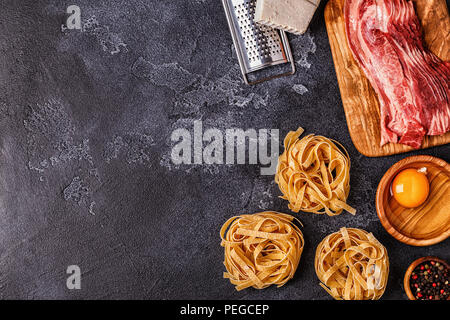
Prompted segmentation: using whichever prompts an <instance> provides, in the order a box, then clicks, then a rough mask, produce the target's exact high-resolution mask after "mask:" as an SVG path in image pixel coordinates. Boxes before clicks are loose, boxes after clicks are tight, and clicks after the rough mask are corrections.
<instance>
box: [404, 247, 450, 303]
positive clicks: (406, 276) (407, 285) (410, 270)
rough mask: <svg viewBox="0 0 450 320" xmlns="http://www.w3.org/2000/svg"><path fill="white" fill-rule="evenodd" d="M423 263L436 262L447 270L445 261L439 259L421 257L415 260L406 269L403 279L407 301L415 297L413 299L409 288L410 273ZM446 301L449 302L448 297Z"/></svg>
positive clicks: (449, 297) (449, 298)
mask: <svg viewBox="0 0 450 320" xmlns="http://www.w3.org/2000/svg"><path fill="white" fill-rule="evenodd" d="M425 261H436V262H439V263H441V264H443V265H445V266H447V268H449V265H448V263H447V262H446V261H444V260H442V259H439V258H438V257H431V256H428V257H422V258H419V259H417V260H415V261H414V262H413V263H411V265H410V266H409V267H408V269H407V270H406V272H405V276H404V277H403V287H404V289H405V292H406V295H407V296H408V298H409V300H416V297H414V295H413V293H412V291H411V286H410V284H409V283H410V282H409V281H410V279H411V273H412V272H413V271H414V269H415V268H416V267H417V266H418V265H419V264H421V263H423V262H425ZM447 300H450V296H448V298H447Z"/></svg>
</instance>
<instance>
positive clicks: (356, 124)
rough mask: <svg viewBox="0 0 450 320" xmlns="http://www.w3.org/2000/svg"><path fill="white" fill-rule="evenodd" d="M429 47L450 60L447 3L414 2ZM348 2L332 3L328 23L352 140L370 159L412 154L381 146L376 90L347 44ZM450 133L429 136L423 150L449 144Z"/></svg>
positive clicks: (439, 0) (432, 0)
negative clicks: (346, 19) (346, 15)
mask: <svg viewBox="0 0 450 320" xmlns="http://www.w3.org/2000/svg"><path fill="white" fill-rule="evenodd" d="M413 1H414V3H415V8H416V13H417V15H418V17H419V19H420V21H421V23H422V26H423V29H424V37H425V41H426V43H427V44H428V47H429V48H430V49H431V51H432V52H434V53H435V54H436V55H437V56H439V57H440V58H441V59H443V60H446V61H448V60H450V17H449V14H448V9H447V3H446V1H445V0H413ZM344 3H345V0H330V1H329V2H328V4H327V6H326V8H325V23H326V26H327V32H328V38H329V40H330V46H331V51H332V54H333V61H334V65H335V68H336V75H337V78H338V82H339V88H340V92H341V97H342V102H343V105H344V110H345V116H346V118H347V125H348V129H349V132H350V136H351V138H352V141H353V143H354V145H355V147H356V149H358V151H359V152H360V153H362V154H363V155H365V156H367V157H381V156H387V155H392V154H398V153H404V152H409V151H412V150H413V149H412V148H411V147H409V146H406V145H402V144H396V143H388V144H386V145H384V146H383V147H380V137H381V126H380V105H379V101H378V98H377V95H376V93H375V91H374V90H373V88H372V86H371V84H370V82H369V80H367V78H366V77H365V75H364V72H363V71H362V70H361V69H360V68H359V66H358V64H357V62H356V61H355V60H354V58H353V55H352V52H351V50H350V48H349V46H348V44H347V37H346V34H345V23H344V12H343V8H344ZM449 142H450V132H448V133H446V134H445V135H442V136H433V137H431V136H426V137H425V139H424V141H423V143H422V149H425V148H429V147H433V146H438V145H443V144H447V143H449Z"/></svg>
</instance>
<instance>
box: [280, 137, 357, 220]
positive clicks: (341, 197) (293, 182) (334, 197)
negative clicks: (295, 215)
mask: <svg viewBox="0 0 450 320" xmlns="http://www.w3.org/2000/svg"><path fill="white" fill-rule="evenodd" d="M303 131H304V130H303V129H302V128H299V129H298V130H297V131H295V132H294V131H291V132H289V133H288V134H287V136H286V138H285V139H284V152H283V154H282V155H281V156H280V157H279V159H278V166H277V171H276V174H275V182H276V183H277V184H278V186H279V188H280V190H281V192H282V193H283V196H282V197H281V198H282V199H285V200H288V201H289V209H291V210H292V211H294V212H299V211H300V210H301V211H305V212H313V213H317V214H323V213H326V214H327V215H329V216H335V215H339V214H341V213H342V211H343V210H346V211H348V212H350V213H351V214H355V213H356V210H355V209H353V208H352V207H350V206H349V205H348V204H347V203H346V201H347V197H348V193H349V191H350V157H349V155H348V153H347V150H345V148H344V147H343V146H342V145H341V144H339V143H338V142H337V141H334V140H330V139H328V138H326V137H322V136H315V135H313V134H311V135H308V136H305V137H304V138H302V139H299V137H300V135H301V134H302V133H303ZM336 144H337V145H339V147H340V148H338V146H337V145H336Z"/></svg>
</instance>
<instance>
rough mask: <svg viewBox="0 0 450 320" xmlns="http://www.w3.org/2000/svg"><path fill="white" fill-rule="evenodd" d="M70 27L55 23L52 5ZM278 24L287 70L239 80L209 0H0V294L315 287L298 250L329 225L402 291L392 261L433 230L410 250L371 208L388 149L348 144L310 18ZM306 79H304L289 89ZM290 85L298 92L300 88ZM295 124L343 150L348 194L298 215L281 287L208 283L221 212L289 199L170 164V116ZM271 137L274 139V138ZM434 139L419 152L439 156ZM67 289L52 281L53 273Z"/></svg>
mask: <svg viewBox="0 0 450 320" xmlns="http://www.w3.org/2000/svg"><path fill="white" fill-rule="evenodd" d="M70 4H76V5H78V6H80V8H81V11H82V12H81V14H82V21H83V30H82V31H79V30H66V29H65V28H64V27H62V24H63V23H64V22H65V20H66V17H67V15H66V14H65V10H66V8H67V6H68V5H70ZM324 4H325V1H323V3H322V4H321V6H320V9H319V11H318V12H317V14H316V16H315V18H314V20H313V23H312V25H311V28H310V31H309V32H308V33H307V34H306V35H304V36H301V37H299V36H290V39H291V45H292V47H293V51H294V54H295V58H296V61H297V69H298V70H297V73H296V74H295V76H292V77H289V78H284V79H279V80H275V81H271V82H268V83H264V84H261V85H258V86H253V87H249V86H246V85H244V84H242V81H241V75H240V73H239V68H238V65H237V60H236V56H235V54H233V51H232V41H231V37H230V33H229V30H228V27H227V23H226V20H225V16H224V13H223V9H222V6H221V4H220V2H219V1H218V0H214V1H213V0H191V1H185V0H176V1H158V0H145V1H143V0H132V1H128V0H114V1H87V0H78V1H76V3H73V2H72V1H71V2H67V1H56V0H54V1H50V0H45V1H44V0H40V1H12V0H6V1H2V9H1V10H0V48H1V55H0V83H1V90H0V111H1V112H0V298H29V299H39V298H63V299H77V298H92V299H98V298H139V299H140V298H144V299H331V298H330V296H328V294H327V293H326V292H325V291H324V290H323V289H322V288H321V287H319V285H318V279H317V277H316V275H315V273H314V267H313V260H314V250H315V247H316V246H317V244H318V243H319V241H320V240H321V239H322V238H324V237H325V236H326V235H328V234H329V233H331V232H335V231H337V230H338V229H339V228H340V227H342V226H347V227H360V228H363V229H365V230H368V231H371V232H373V233H374V235H375V236H376V237H377V238H378V239H379V240H380V241H381V242H382V243H383V244H384V245H385V246H386V247H387V249H388V252H389V256H390V261H391V272H390V277H389V283H388V288H387V290H386V293H385V294H384V296H383V298H384V299H406V295H405V294H404V293H403V288H402V278H403V273H404V271H405V270H406V268H407V267H408V265H409V263H410V262H412V261H413V260H415V259H416V258H419V257H421V256H424V255H437V256H440V257H442V258H444V259H447V260H448V258H449V257H450V256H449V243H448V240H447V241H445V242H443V243H441V244H438V245H434V246H431V247H424V248H418V247H410V246H407V245H404V244H402V243H400V242H398V241H396V240H395V239H393V238H392V237H391V236H389V235H388V234H387V233H386V231H385V230H384V229H383V227H382V226H381V224H380V222H379V221H378V218H377V215H376V211H375V205H374V199H375V191H376V187H377V184H378V181H379V180H380V179H381V177H382V175H383V173H384V172H385V171H386V170H387V169H388V168H389V167H390V166H391V165H392V164H394V163H395V162H397V161H398V160H400V159H402V158H403V157H405V156H406V155H398V156H393V157H384V158H378V159H369V158H366V157H364V156H362V155H360V154H359V153H358V152H357V151H356V149H355V148H354V146H353V144H352V143H351V140H350V137H349V133H348V130H347V126H346V122H345V117H344V111H343V108H342V102H341V100H340V95H339V90H338V85H337V80H336V75H335V71H334V67H333V62H332V57H331V52H330V47H329V43H328V39H327V34H326V30H325V24H324V19H323V10H324ZM305 89H306V90H307V91H306V90H305ZM305 91H306V92H305ZM194 120H203V125H204V127H205V128H219V129H221V130H225V129H227V128H232V127H237V128H243V129H248V128H255V129H260V128H267V129H270V128H279V129H280V130H281V132H280V134H281V136H282V137H284V135H285V134H286V133H287V132H288V131H289V130H293V129H296V128H297V127H299V126H303V127H304V128H306V130H307V132H310V133H316V134H321V135H325V136H328V137H330V138H334V139H337V140H339V141H340V142H342V143H343V145H344V146H345V147H346V148H347V149H348V150H349V152H350V155H351V159H352V161H353V167H352V171H351V174H352V177H351V180H352V187H351V188H352V189H351V192H350V197H349V200H348V201H349V203H350V204H351V205H353V206H354V207H356V208H357V209H358V214H357V215H356V216H355V217H353V216H351V215H349V214H342V215H341V216H338V217H334V218H330V217H328V216H316V215H310V214H300V215H299V217H300V219H301V220H302V221H303V223H304V228H303V232H304V235H305V239H306V247H305V250H304V253H303V256H302V259H301V262H300V265H299V268H298V270H297V273H296V275H295V278H294V279H293V280H291V281H290V282H289V283H288V284H287V285H286V286H284V287H282V288H280V289H277V288H275V287H274V288H268V289H265V290H262V291H258V290H254V289H249V290H245V291H243V292H236V291H235V290H234V287H233V286H232V285H231V284H230V283H229V282H228V281H227V280H225V279H222V272H223V271H224V266H223V264H222V261H223V250H222V248H221V247H220V239H219V229H220V227H221V225H222V224H223V223H224V222H225V221H226V220H227V219H228V218H229V217H231V216H233V215H236V214H240V213H253V212H258V211H262V210H266V209H271V210H277V211H282V212H289V210H288V209H287V203H286V202H284V201H282V200H280V199H278V198H277V197H278V196H279V195H280V192H279V191H278V188H277V186H276V185H275V184H274V183H273V177H271V176H261V175H260V174H259V166H256V165H235V166H226V165H223V166H221V165H215V166H206V165H204V166H198V165H197V166H176V165H174V164H173V163H171V161H170V158H169V156H170V152H171V147H172V143H171V141H170V135H171V133H172V132H173V130H175V129H177V128H183V127H184V128H188V129H191V130H192V128H193V121H194ZM281 150H282V149H281V148H280V151H281ZM449 152H450V146H448V145H447V146H441V147H437V148H433V149H428V150H422V151H419V152H415V153H411V154H409V155H412V154H429V155H433V156H438V157H441V158H443V159H445V160H447V161H449V160H450V157H449ZM71 264H76V265H79V266H80V267H81V270H82V289H81V290H78V291H77V290H74V291H70V290H68V289H66V285H65V282H66V277H67V275H66V273H65V271H66V268H67V266H68V265H71Z"/></svg>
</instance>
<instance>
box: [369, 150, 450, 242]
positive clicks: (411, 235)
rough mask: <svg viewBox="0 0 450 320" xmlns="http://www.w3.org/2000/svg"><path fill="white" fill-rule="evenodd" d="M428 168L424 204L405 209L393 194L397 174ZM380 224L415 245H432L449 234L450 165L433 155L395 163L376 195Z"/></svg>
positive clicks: (400, 239)
mask: <svg viewBox="0 0 450 320" xmlns="http://www.w3.org/2000/svg"><path fill="white" fill-rule="evenodd" d="M423 167H426V168H427V178H428V181H429V182H430V194H429V196H428V199H427V200H426V201H425V203H423V204H422V205H421V206H419V207H416V208H405V207H402V206H401V205H400V204H398V202H397V201H395V199H394V197H393V196H392V191H391V184H392V180H393V179H394V178H395V176H396V175H397V174H398V173H399V172H400V171H402V170H404V169H408V168H416V169H420V168H423ZM376 208H377V214H378V217H379V218H380V221H381V224H382V225H383V227H384V228H385V229H386V231H387V232H388V233H390V234H391V235H392V236H393V237H394V238H395V239H397V240H399V241H401V242H403V243H406V244H409V245H412V246H429V245H433V244H436V243H438V242H441V241H443V240H445V239H447V238H448V237H449V235H450V165H449V164H448V163H447V162H446V161H444V160H442V159H439V158H435V157H432V156H425V155H422V156H413V157H408V158H405V159H403V160H401V161H399V162H397V163H396V164H394V165H393V166H392V167H391V168H390V169H389V170H388V171H387V172H386V173H385V174H384V176H383V178H382V179H381V181H380V183H379V185H378V189H377V195H376Z"/></svg>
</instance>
